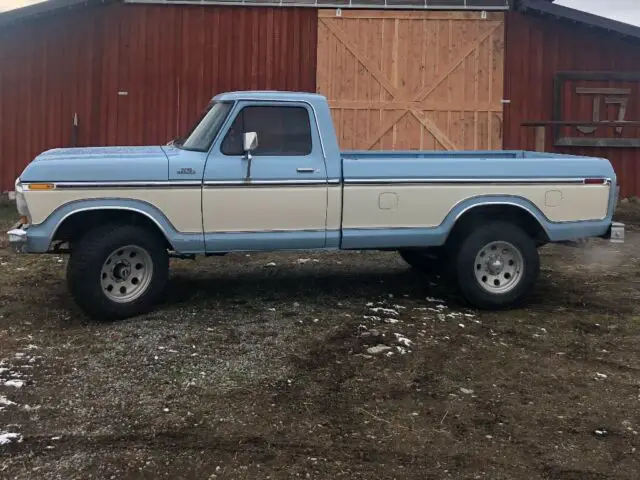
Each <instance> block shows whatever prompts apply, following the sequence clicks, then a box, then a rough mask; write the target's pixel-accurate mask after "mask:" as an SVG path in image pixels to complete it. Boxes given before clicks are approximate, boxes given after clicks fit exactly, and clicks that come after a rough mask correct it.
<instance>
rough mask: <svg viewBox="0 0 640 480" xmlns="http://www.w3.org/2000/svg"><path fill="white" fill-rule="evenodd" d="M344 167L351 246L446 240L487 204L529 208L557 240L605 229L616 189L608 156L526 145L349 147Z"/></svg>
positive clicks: (346, 237)
mask: <svg viewBox="0 0 640 480" xmlns="http://www.w3.org/2000/svg"><path fill="white" fill-rule="evenodd" d="M343 170H344V192H343V220H342V228H343V242H342V246H343V248H383V247H389V248H394V247H395V248H397V247H404V246H428V245H441V244H442V243H444V241H445V240H446V237H447V234H448V232H449V230H450V228H451V227H452V226H453V224H454V223H455V221H456V219H457V218H458V217H459V216H460V215H462V214H463V213H464V212H465V211H467V210H468V209H470V208H473V207H476V206H479V205H486V204H507V205H514V206H516V207H519V208H522V209H525V210H526V211H528V212H529V213H531V214H532V215H533V216H534V217H535V218H536V219H537V220H538V221H539V223H540V224H541V225H542V226H543V228H545V230H546V231H547V234H548V235H549V237H550V239H551V240H552V241H559V240H568V239H572V238H579V237H582V236H584V235H585V234H589V235H593V234H599V233H601V232H604V231H605V230H606V228H607V227H608V222H610V220H611V215H612V208H611V207H612V202H611V199H612V198H613V192H614V191H615V173H614V171H613V168H612V167H611V164H610V163H609V162H608V161H606V160H602V159H597V158H588V157H573V156H548V157H546V156H539V155H532V156H528V155H527V154H526V153H524V152H486V153H482V152H455V153H446V152H434V153H420V152H418V153H416V152H412V153H397V152H388V153H382V152H381V153H363V152H349V153H343ZM585 178H603V179H607V180H610V182H608V181H607V182H605V183H601V184H589V185H585V183H584V180H585Z"/></svg>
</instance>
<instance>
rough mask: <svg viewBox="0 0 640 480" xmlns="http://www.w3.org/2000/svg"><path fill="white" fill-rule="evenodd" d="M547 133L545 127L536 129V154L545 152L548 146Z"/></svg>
mask: <svg viewBox="0 0 640 480" xmlns="http://www.w3.org/2000/svg"><path fill="white" fill-rule="evenodd" d="M546 132H547V129H546V127H544V126H538V127H536V152H544V148H545V144H546V138H545V136H546Z"/></svg>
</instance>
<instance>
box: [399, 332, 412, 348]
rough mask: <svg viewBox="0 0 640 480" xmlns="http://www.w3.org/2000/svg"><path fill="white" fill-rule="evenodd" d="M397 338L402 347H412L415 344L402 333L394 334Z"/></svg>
mask: <svg viewBox="0 0 640 480" xmlns="http://www.w3.org/2000/svg"><path fill="white" fill-rule="evenodd" d="M394 335H395V337H396V341H397V342H398V343H399V344H400V345H404V346H405V347H410V346H411V344H412V343H413V341H411V340H409V339H408V338H407V337H405V336H404V335H402V334H401V333H394Z"/></svg>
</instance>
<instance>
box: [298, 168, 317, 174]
mask: <svg viewBox="0 0 640 480" xmlns="http://www.w3.org/2000/svg"><path fill="white" fill-rule="evenodd" d="M296 171H297V172H298V173H313V172H315V171H316V169H315V168H297V169H296Z"/></svg>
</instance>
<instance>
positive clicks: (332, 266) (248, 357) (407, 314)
mask: <svg viewBox="0 0 640 480" xmlns="http://www.w3.org/2000/svg"><path fill="white" fill-rule="evenodd" d="M619 216H620V218H621V219H623V220H624V221H627V222H632V223H636V224H639V225H640V221H637V219H639V218H640V210H638V209H637V207H636V206H635V204H628V205H625V206H623V208H622V209H621V211H620V214H619ZM12 218H13V212H12V211H10V210H7V209H4V210H3V209H2V208H1V207H0V224H3V226H6V225H7V224H8V223H10V219H12ZM631 228H632V230H631V231H630V232H629V233H628V238H627V242H626V243H625V244H624V245H623V246H613V245H609V244H607V243H605V242H595V244H594V245H592V246H590V247H588V248H587V249H584V250H576V249H570V248H565V247H557V246H548V247H544V248H543V249H542V253H543V271H542V275H541V279H540V282H539V286H538V290H537V292H536V294H535V296H534V298H533V299H532V302H531V304H530V306H529V307H528V308H525V309H521V310H514V311H509V312H500V313H494V312H477V311H474V310H472V309H469V308H468V307H467V306H466V305H465V304H464V303H463V302H462V301H461V300H460V299H459V298H457V297H456V296H455V294H454V292H452V291H450V290H448V289H447V288H445V287H444V286H442V285H440V283H439V281H438V278H435V277H434V278H430V277H425V276H422V275H419V274H416V273H414V272H412V271H411V270H410V269H408V268H407V266H406V265H405V264H403V263H402V261H401V260H400V259H399V258H398V256H397V255H396V254H393V253H370V252H362V253H357V252H354V253H341V254H337V253H336V254H333V253H331V254H316V253H292V254H251V255H245V254H237V255H229V256H226V257H221V258H210V259H205V260H199V261H197V262H194V261H188V260H179V261H174V262H173V263H172V276H171V282H170V286H169V289H168V293H167V298H166V300H165V302H164V303H163V305H161V306H160V307H159V308H158V309H157V310H156V311H155V312H153V313H152V314H149V315H146V316H143V317H139V318H135V319H131V320H127V321H122V322H114V323H98V322H93V321H91V320H88V319H86V318H85V317H84V316H83V315H82V314H81V313H79V312H78V311H77V309H76V308H75V307H74V306H73V304H72V303H71V302H70V300H69V298H68V296H67V292H66V286H65V281H64V276H65V267H66V261H67V260H66V258H65V257H59V256H37V257H36V256H26V257H24V256H23V257H17V256H14V255H12V254H10V252H9V251H8V250H6V239H5V238H4V237H0V477H1V478H12V479H14V478H15V479H32V478H38V479H49V478H61V479H75V478H82V479H86V478H105V479H110V478H114V479H115V478H117V479H122V478H136V479H139V478H149V479H152V478H153V479H157V478H198V479H209V478H211V479H212V478H234V479H235V478H240V479H243V478H251V479H254V478H272V479H276V478H317V479H332V478H354V479H355V478H363V479H364V478H367V479H370V478H380V479H382V478H385V479H386V478H398V479H400V478H403V479H404V478H407V479H408V478H416V479H418V478H419V479H425V478H452V479H467V478H468V479H481V478H487V479H514V478H526V479H537V478H550V479H551V478H552V479H581V480H583V479H587V480H589V479H609V478H612V479H613V478H615V479H636V478H638V473H637V472H638V471H640V452H639V451H638V448H640V436H639V433H638V432H639V431H640V358H638V344H639V343H640V303H639V302H638V299H639V298H640V290H639V280H640V228H638V229H637V230H634V229H635V227H634V226H633V225H632V226H631Z"/></svg>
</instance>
